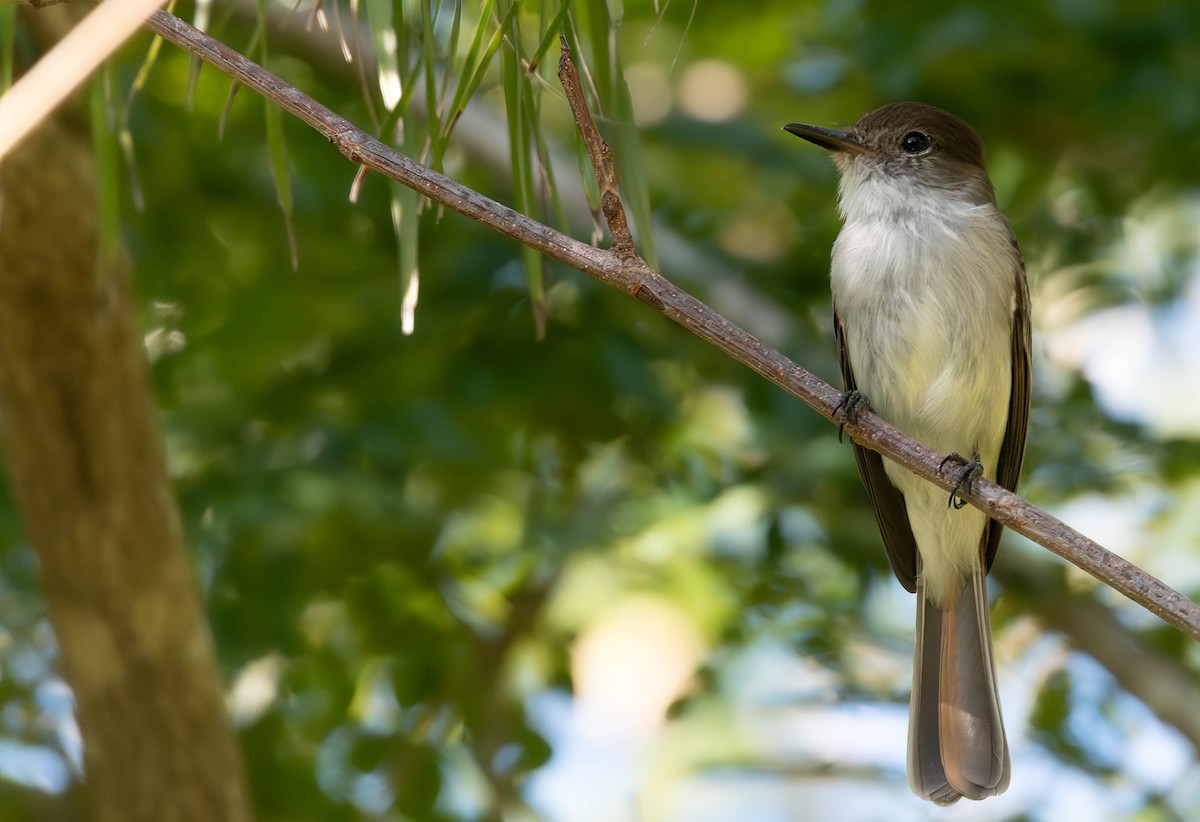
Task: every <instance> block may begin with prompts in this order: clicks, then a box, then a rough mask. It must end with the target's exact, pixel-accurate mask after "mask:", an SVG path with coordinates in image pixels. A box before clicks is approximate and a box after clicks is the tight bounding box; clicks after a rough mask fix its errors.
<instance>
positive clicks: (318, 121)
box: [147, 11, 1200, 641]
mask: <svg viewBox="0 0 1200 822" xmlns="http://www.w3.org/2000/svg"><path fill="white" fill-rule="evenodd" d="M147 26H148V27H149V28H150V29H151V30H153V31H154V32H155V33H157V34H159V35H161V36H162V37H164V38H166V39H167V40H170V41H171V42H172V43H174V44H176V45H177V46H179V47H180V48H182V49H184V50H186V51H189V52H191V53H193V54H196V55H197V56H199V57H200V58H201V59H203V60H205V61H207V62H209V63H211V64H212V65H214V66H215V67H217V68H218V69H220V70H221V71H223V72H225V73H226V74H229V75H230V76H231V77H234V78H235V79H237V80H238V81H240V82H241V83H243V84H244V85H246V86H247V87H249V88H251V89H254V90H255V91H257V92H258V93H259V94H262V95H263V96H265V97H267V98H268V99H270V100H272V101H273V102H275V103H277V104H278V105H279V106H281V107H283V108H284V109H285V110H287V111H289V112H291V113H292V114H294V115H295V116H296V117H298V118H299V119H300V120H302V121H304V122H305V123H307V124H308V125H310V126H311V127H313V128H314V129H316V130H317V131H318V132H320V133H321V134H323V135H324V136H325V137H326V138H327V139H328V140H329V141H330V142H331V143H333V144H334V145H335V146H336V147H337V148H338V150H339V151H341V152H342V154H344V155H346V157H348V158H350V160H352V161H353V162H355V163H361V164H363V165H365V166H367V167H368V168H371V169H373V170H374V171H377V172H379V173H381V174H384V175H386V176H388V177H390V178H392V179H394V180H396V181H398V182H400V183H402V184H404V185H406V186H409V187H410V188H413V189H415V190H416V191H418V192H420V193H421V194H423V195H425V196H426V197H428V198H430V199H431V200H434V201H435V202H438V203H441V204H442V205H444V206H446V207H448V208H450V209H452V210H454V211H457V212H458V213H460V214H462V215H464V216H466V217H470V218H471V219H472V220H475V221H477V222H480V223H482V224H484V225H486V226H489V227H490V228H493V229H495V230H496V231H499V232H500V233H502V234H504V235H506V236H508V237H511V238H513V239H514V240H517V241H518V242H520V243H523V244H525V245H526V246H529V247H530V248H533V249H536V250H537V251H540V252H542V253H543V254H545V255H546V256H548V257H551V258H553V259H555V260H558V261H560V262H563V263H565V264H567V265H569V266H572V267H573V268H577V269H579V270H580V271H582V272H584V273H586V274H589V275H591V276H593V277H595V278H596V279H598V280H600V281H601V282H604V283H606V284H608V285H611V286H613V287H614V288H619V289H620V290H622V291H624V292H626V293H627V294H630V295H632V296H635V297H637V298H638V299H639V300H641V301H642V302H644V303H646V304H647V305H649V306H651V307H653V308H655V309H657V310H658V311H660V312H661V313H662V314H664V315H665V316H667V317H668V318H670V319H672V320H674V321H675V322H677V323H679V324H680V325H682V326H683V327H684V328H686V329H688V330H689V331H691V332H692V333H694V334H697V335H699V336H700V337H703V338H704V339H706V340H708V341H709V342H711V343H712V344H713V345H716V346H717V347H718V348H720V349H721V350H723V351H725V352H726V353H727V354H729V355H730V356H731V357H733V358H734V359H736V360H738V361H739V362H741V363H744V364H745V365H747V366H748V367H750V368H752V369H753V370H754V371H756V372H758V373H759V374H761V375H762V376H764V377H766V378H767V379H768V380H770V381H771V382H773V383H775V384H776V385H778V386H779V387H781V388H783V389H784V390H785V391H788V392H789V393H791V394H793V395H795V396H796V397H798V398H799V399H801V400H802V401H804V402H805V403H806V404H807V405H809V406H810V407H812V408H813V409H814V410H816V411H817V412H818V413H819V414H821V415H822V416H823V417H825V418H826V419H828V420H830V421H832V422H836V423H839V424H841V423H843V422H845V427H846V431H847V432H849V433H850V435H851V436H852V437H853V438H854V440H855V441H856V442H858V443H860V444H861V445H863V446H865V447H867V448H870V449H872V450H874V451H878V452H879V453H881V454H883V455H884V456H886V457H888V458H889V459H891V460H893V461H894V462H896V463H899V464H900V465H903V466H904V467H905V468H907V469H909V470H910V471H912V472H913V473H915V474H917V475H918V476H921V477H924V478H925V479H927V480H929V481H930V482H932V483H934V484H936V485H938V486H939V487H941V488H943V489H945V490H946V491H950V490H951V489H952V488H953V487H954V485H955V482H956V479H957V478H956V476H955V472H954V467H953V466H951V467H950V468H948V469H947V470H946V471H945V473H943V472H941V471H940V470H939V466H940V465H942V463H943V456H944V455H942V454H939V453H937V452H936V451H934V450H933V449H931V448H929V447H927V446H925V445H923V444H922V443H920V442H918V441H916V440H915V439H913V438H912V437H910V436H908V435H907V434H904V433H902V432H901V431H899V430H898V429H896V428H893V427H892V426H891V425H889V424H887V423H886V422H884V421H883V420H882V419H881V418H880V417H878V416H876V415H875V414H873V413H863V414H861V415H860V416H859V419H858V421H857V422H855V423H852V422H849V421H843V420H841V419H839V418H838V414H837V411H836V409H837V407H838V404H839V402H840V401H841V397H842V394H841V392H840V391H838V390H837V389H836V388H834V387H833V386H831V385H829V384H828V383H826V382H824V381H823V380H821V379H818V378H817V377H816V376H814V375H813V374H811V373H809V372H808V371H806V370H804V369H803V368H801V367H800V366H798V365H797V364H796V363H794V362H792V361H791V360H789V359H788V358H787V357H785V356H783V355H782V354H780V353H779V352H778V351H776V350H774V349H773V348H770V347H769V346H767V345H764V344H763V343H762V342H761V341H759V340H758V339H756V338H755V337H754V336H752V335H751V334H749V333H747V332H746V331H744V330H742V329H741V328H739V327H738V326H736V325H734V324H733V323H731V322H730V321H729V320H727V319H725V318H724V317H722V316H721V315H720V314H717V313H716V312H715V311H713V310H712V309H710V308H708V306H706V305H704V304H703V303H701V302H700V301H699V300H697V299H696V298H695V297H692V296H691V295H690V294H688V293H686V292H684V291H682V290H681V289H680V288H678V287H677V286H676V285H674V284H673V283H671V282H670V281H669V280H667V279H666V278H664V277H663V276H661V275H660V274H659V273H658V272H656V271H655V270H654V269H653V268H651V267H650V266H649V265H648V264H646V263H645V261H643V260H641V258H639V257H637V255H636V253H631V254H630V255H626V256H622V255H621V254H619V253H618V252H617V251H616V249H615V248H614V249H613V250H603V249H599V248H595V247H594V246H590V245H587V244H585V243H581V242H579V241H578V240H576V239H574V238H572V237H568V236H567V235H565V234H562V233H561V232H558V231H555V230H554V229H552V228H550V227H549V226H546V225H543V224H541V223H538V222H536V221H534V220H531V219H529V218H528V217H526V216H525V215H523V214H520V213H518V212H516V211H514V210H512V209H511V208H509V207H508V206H505V205H502V204H500V203H497V202H496V201H494V200H491V199H489V198H487V197H484V196H483V195H482V194H479V193H478V192H475V191H472V190H471V189H469V188H466V187H465V186H462V185H460V184H459V183H456V182H454V181H453V180H451V179H450V178H449V177H446V176H445V175H442V174H439V173H437V172H436V171H433V170H431V169H428V168H426V167H424V166H422V165H420V164H418V163H415V162H413V161H412V160H411V159H409V158H408V157H405V156H404V155H402V154H399V153H398V152H396V151H395V150H393V149H392V148H390V147H389V146H386V145H384V144H383V143H381V142H379V141H378V140H376V139H375V138H373V137H371V136H370V135H369V134H367V133H366V132H364V131H362V130H361V129H359V128H357V127H355V126H354V125H353V124H351V123H350V122H348V121H347V120H345V119H343V118H342V117H340V116H338V115H337V114H334V113H333V112H332V111H330V110H329V109H328V108H326V107H325V106H323V105H321V104H320V103H317V102H316V101H314V100H312V99H311V98H309V97H308V96H306V95H305V94H303V93H302V92H300V91H299V90H298V89H296V88H295V87H293V86H291V85H289V84H288V83H285V82H284V81H283V80H281V79H280V78H278V77H276V76H275V75H273V74H271V73H270V72H268V71H266V70H265V69H263V68H262V67H261V66H259V65H257V64H256V63H254V62H252V61H250V60H248V59H246V58H245V57H243V56H242V55H241V54H238V53H237V52H235V51H233V50H232V49H230V48H229V47H227V46H225V45H224V44H223V43H221V42H219V41H217V40H214V39H213V38H211V37H209V36H208V35H206V34H204V33H202V32H200V31H198V30H197V29H195V28H193V27H192V26H190V25H188V24H187V23H185V22H183V21H182V20H180V19H179V18H177V17H174V16H172V15H170V14H167V13H166V12H163V11H156V12H155V13H154V14H153V15H152V16H151V18H150V20H149V22H148V23H147ZM564 60H565V61H566V62H567V63H569V62H570V57H569V55H568V54H564ZM567 93H568V95H570V94H571V92H570V91H568V92H567ZM593 129H594V125H593ZM614 194H615V192H614ZM615 241H616V238H615V237H614V243H615ZM630 248H631V249H632V246H630ZM958 493H959V495H960V496H963V497H965V498H966V499H967V500H968V501H969V502H970V503H971V504H972V505H974V506H976V507H977V508H979V509H981V510H983V511H984V512H986V513H987V514H988V515H989V516H991V517H992V518H993V519H995V520H996V521H997V522H1000V523H1001V524H1003V525H1005V526H1007V527H1009V528H1011V529H1013V530H1014V531H1016V532H1017V533H1020V534H1023V535H1024V536H1026V537H1028V538H1029V539H1031V540H1033V541H1034V542H1036V543H1038V544H1039V545H1042V546H1044V547H1046V548H1048V549H1050V550H1051V551H1053V552H1054V553H1056V554H1058V555H1059V556H1061V557H1063V558H1064V559H1066V560H1068V561H1070V562H1072V563H1074V564H1075V565H1077V566H1078V567H1080V568H1082V569H1083V570H1084V571H1087V572H1088V573H1089V574H1091V575H1092V576H1094V577H1096V578H1097V579H1098V580H1100V581H1101V582H1103V583H1104V584H1106V585H1108V586H1110V587H1112V588H1115V589H1116V590H1117V591H1120V592H1121V593H1122V594H1124V595H1125V596H1127V597H1129V598H1130V599H1132V600H1133V601H1135V602H1137V603H1139V604H1141V605H1143V606H1144V607H1145V608H1147V609H1149V610H1150V611H1151V612H1152V613H1154V614H1156V615H1158V616H1159V617H1161V618H1162V619H1163V620H1165V621H1166V622H1168V623H1170V624H1171V625H1173V626H1175V627H1176V628H1178V629H1179V630H1180V631H1182V632H1183V633H1185V634H1187V635H1188V636H1189V637H1191V638H1192V639H1195V640H1197V641H1200V606H1197V605H1196V604H1195V603H1194V602H1192V601H1191V600H1189V599H1188V598H1187V597H1185V596H1183V595H1182V594H1180V593H1179V592H1178V591H1175V590H1173V589H1172V588H1170V587H1169V586H1167V585H1165V584H1164V583H1162V582H1161V581H1159V580H1158V579H1156V578H1155V577H1153V576H1151V575H1150V574H1148V573H1146V572H1145V571H1143V570H1141V569H1140V568H1138V567H1137V566H1136V565H1133V564H1132V563H1130V562H1128V561H1126V560H1124V559H1122V558H1121V557H1118V556H1117V555H1115V554H1113V553H1111V552H1109V551H1107V550H1105V549H1104V548H1103V547H1102V546H1100V545H1099V544H1097V543H1096V542H1093V541H1092V540H1090V539H1088V538H1087V537H1085V536H1083V535H1082V534H1080V533H1079V532H1078V531H1075V530H1074V529H1072V528H1070V527H1069V526H1067V525H1066V524H1064V523H1063V522H1062V521H1060V520H1058V519H1056V518H1055V517H1053V516H1051V515H1050V514H1048V513H1046V512H1045V511H1042V510H1041V509H1039V508H1037V507H1036V506H1034V505H1032V504H1030V503H1029V502H1026V501H1025V500H1024V499H1022V498H1021V497H1019V496H1017V495H1016V494H1013V493H1012V492H1010V491H1007V490H1006V489H1004V488H1002V487H1000V486H999V485H996V484H995V483H994V482H991V481H989V480H987V479H983V478H981V479H979V480H977V481H976V482H975V483H974V484H973V486H972V492H971V493H965V492H963V491H959V492H958Z"/></svg>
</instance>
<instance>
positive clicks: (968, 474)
mask: <svg viewBox="0 0 1200 822" xmlns="http://www.w3.org/2000/svg"><path fill="white" fill-rule="evenodd" d="M948 462H957V463H961V464H962V468H961V469H960V470H959V472H958V479H956V480H955V481H954V488H952V489H951V490H950V500H949V501H948V502H947V503H946V507H947V508H954V510H956V511H957V510H958V509H959V508H962V507H963V506H964V505H966V504H967V501H966V500H965V499H963V498H962V497H960V496H958V493H959V492H960V491H966V492H967V493H968V494H970V493H971V492H972V488H971V486H972V485H973V484H974V483H975V480H976V479H978V478H979V477H982V476H983V464H982V463H981V462H980V461H979V454H978V453H976V454H975V456H974V457H973V458H972V459H971V461H970V462H968V461H967V460H966V459H964V458H963V457H962V455H960V454H959V453H958V452H957V451H951V452H950V453H949V454H947V455H946V458H945V459H943V460H942V461H941V463H940V464H939V465H938V473H941V470H942V469H943V468H944V467H945V466H946V463H948Z"/></svg>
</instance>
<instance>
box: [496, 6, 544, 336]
mask: <svg viewBox="0 0 1200 822" xmlns="http://www.w3.org/2000/svg"><path fill="white" fill-rule="evenodd" d="M518 2H519V0H500V5H499V6H498V8H499V9H500V10H501V11H502V12H503V13H504V14H505V18H506V20H507V21H508V25H507V27H506V28H505V29H504V33H505V37H506V39H507V41H508V47H507V48H505V49H504V57H503V60H502V62H503V72H502V74H503V88H504V109H505V115H506V118H507V120H508V145H509V156H510V160H511V163H512V174H513V191H514V194H515V195H516V197H515V199H516V207H517V210H518V211H520V212H521V213H522V214H533V213H534V206H535V204H536V202H537V198H536V196H535V195H534V191H535V186H534V179H533V164H532V163H531V161H530V159H531V158H530V152H529V145H530V127H531V125H532V126H536V124H532V123H531V122H530V120H529V119H528V118H527V106H526V103H525V102H524V99H523V98H524V95H526V94H529V93H532V91H533V90H532V89H531V87H530V85H529V83H528V78H527V76H526V74H525V70H524V67H523V66H522V65H521V53H520V49H521V18H520V17H519V16H516V15H512V14H511V13H510V12H511V11H512V9H513V8H515V7H516V5H517V3H518ZM521 256H522V259H523V260H524V262H525V276H526V278H527V279H528V282H529V297H530V300H531V302H532V306H533V318H534V326H535V329H536V334H537V338H538V339H539V340H540V339H542V338H543V337H544V336H545V333H546V289H545V283H544V279H543V268H542V266H543V263H542V257H541V255H540V254H536V253H529V250H528V249H522V255H521Z"/></svg>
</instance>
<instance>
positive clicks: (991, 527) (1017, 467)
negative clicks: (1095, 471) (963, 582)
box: [984, 238, 1033, 570]
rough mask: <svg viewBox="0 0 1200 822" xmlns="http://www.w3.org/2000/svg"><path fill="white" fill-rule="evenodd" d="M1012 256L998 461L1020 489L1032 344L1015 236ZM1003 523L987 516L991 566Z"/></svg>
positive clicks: (999, 471)
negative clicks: (1012, 303) (1008, 382)
mask: <svg viewBox="0 0 1200 822" xmlns="http://www.w3.org/2000/svg"><path fill="white" fill-rule="evenodd" d="M1013 256H1014V257H1015V258H1016V268H1015V274H1016V278H1017V298H1016V307H1015V308H1014V309H1013V330H1012V393H1011V394H1010V396H1009V400H1008V427H1007V428H1006V429H1005V430H1004V442H1003V443H1002V444H1001V445H1000V460H999V462H998V463H997V464H996V482H997V483H999V484H1000V485H1002V486H1004V487H1005V488H1007V489H1008V490H1009V491H1015V490H1017V480H1018V479H1019V478H1020V476H1021V462H1022V461H1023V460H1024V459H1025V435H1026V434H1027V433H1028V431H1029V398H1030V395H1031V393H1032V390H1031V385H1030V352H1031V351H1032V349H1033V344H1032V342H1031V341H1030V330H1029V286H1028V285H1027V284H1026V282H1025V262H1024V260H1022V259H1021V250H1020V249H1019V248H1018V247H1017V241H1016V239H1015V238H1014V239H1013ZM1003 530H1004V527H1003V526H1002V525H1001V524H1000V523H998V522H996V521H995V520H988V534H987V538H986V546H987V548H986V550H987V553H986V554H985V565H984V567H985V568H986V569H987V570H991V567H992V562H994V561H995V559H996V549H997V548H998V547H999V545H1000V533H1001V531H1003Z"/></svg>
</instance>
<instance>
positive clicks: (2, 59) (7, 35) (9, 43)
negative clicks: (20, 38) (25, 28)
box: [0, 3, 17, 93]
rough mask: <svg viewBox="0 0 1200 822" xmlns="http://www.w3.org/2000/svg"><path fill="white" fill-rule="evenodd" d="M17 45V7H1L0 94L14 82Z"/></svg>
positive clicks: (5, 5) (7, 5)
mask: <svg viewBox="0 0 1200 822" xmlns="http://www.w3.org/2000/svg"><path fill="white" fill-rule="evenodd" d="M16 43H17V7H16V6H15V5H9V4H7V3H6V4H4V5H2V6H0V93H2V92H5V91H8V87H9V86H11V85H12V81H13V59H14V54H13V53H14V51H15V50H16Z"/></svg>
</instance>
